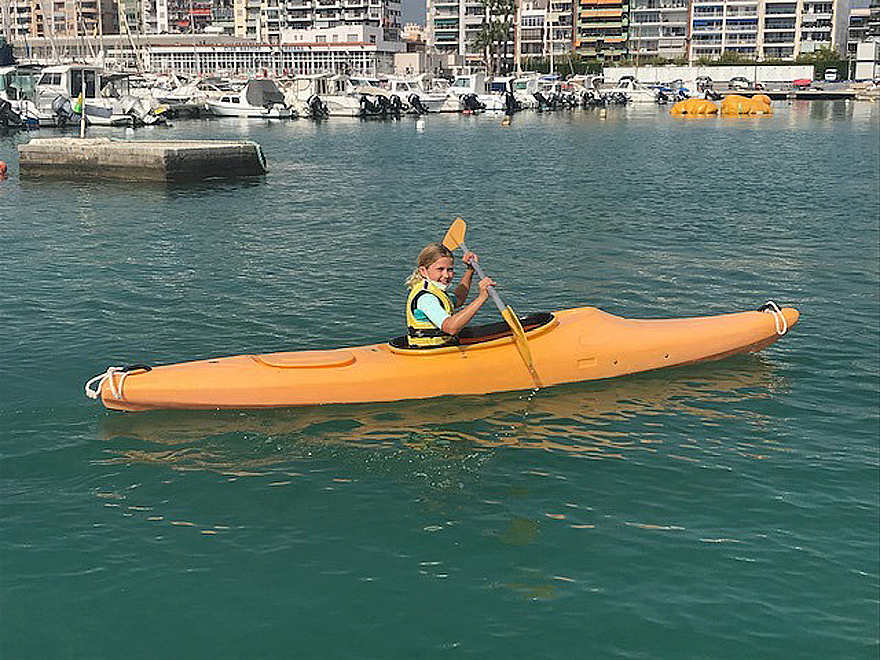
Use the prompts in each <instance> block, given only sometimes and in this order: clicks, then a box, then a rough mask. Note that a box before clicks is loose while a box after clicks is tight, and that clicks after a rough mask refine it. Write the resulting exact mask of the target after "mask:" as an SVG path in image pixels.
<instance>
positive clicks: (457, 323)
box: [441, 277, 495, 335]
mask: <svg viewBox="0 0 880 660" xmlns="http://www.w3.org/2000/svg"><path fill="white" fill-rule="evenodd" d="M478 286H479V287H480V293H478V294H477V297H476V298H474V299H473V300H472V301H471V302H470V304H469V305H468V306H467V307H465V308H463V309H461V310H459V311H458V312H456V313H455V314H453V315H452V316H450V317H449V318H448V319H446V320H445V321H443V327H442V328H441V330H443V332H445V333H446V334H449V335H457V334H458V333H459V332H461V331H462V330H463V329H464V326H466V325H467V324H468V321H470V320H471V319H472V318H474V314H476V313H477V310H478V309H480V307H482V306H483V303H484V302H486V299H487V298H488V297H489V287H490V286H495V282H494V280H492V278H489V277H484V278H483V279H481V280H480V282H479V284H478Z"/></svg>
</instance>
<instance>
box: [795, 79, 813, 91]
mask: <svg viewBox="0 0 880 660" xmlns="http://www.w3.org/2000/svg"><path fill="white" fill-rule="evenodd" d="M812 84H813V81H812V80H810V79H809V78H797V79H796V80H792V81H791V86H792V87H794V88H795V89H807V88H808V87H809V86H810V85H812Z"/></svg>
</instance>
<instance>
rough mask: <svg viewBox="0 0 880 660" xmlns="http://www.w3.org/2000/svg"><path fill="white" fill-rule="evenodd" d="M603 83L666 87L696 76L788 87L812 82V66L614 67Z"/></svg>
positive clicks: (687, 80)
mask: <svg viewBox="0 0 880 660" xmlns="http://www.w3.org/2000/svg"><path fill="white" fill-rule="evenodd" d="M603 75H604V77H605V81H606V82H612V83H613V82H617V81H618V80H620V79H621V78H622V77H623V76H633V77H634V78H635V79H636V80H638V81H639V82H643V83H647V84H654V83H668V82H671V81H673V80H677V79H679V78H680V79H681V80H683V81H685V82H687V83H693V82H694V80H696V79H697V77H698V76H709V77H710V78H711V79H712V80H713V81H715V82H719V81H721V82H726V81H728V80H730V79H731V78H734V77H736V76H743V77H745V78H747V79H748V80H757V81H758V82H761V83H790V82H791V81H792V80H797V79H798V78H809V79H810V80H812V79H813V75H814V67H813V65H812V64H790V65H780V66H771V65H762V64H758V65H755V64H751V65H747V66H743V65H739V66H639V67H634V66H615V67H605V70H604V71H603Z"/></svg>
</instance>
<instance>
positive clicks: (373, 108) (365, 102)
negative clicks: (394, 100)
mask: <svg viewBox="0 0 880 660" xmlns="http://www.w3.org/2000/svg"><path fill="white" fill-rule="evenodd" d="M360 106H361V107H360V112H359V113H358V116H359V117H361V118H364V117H371V116H374V115H377V114H379V112H380V108H379V106H378V105H377V104H375V103H373V102H372V101H371V100H370V99H368V98H367V95H366V94H361V100H360Z"/></svg>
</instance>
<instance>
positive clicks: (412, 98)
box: [406, 92, 428, 115]
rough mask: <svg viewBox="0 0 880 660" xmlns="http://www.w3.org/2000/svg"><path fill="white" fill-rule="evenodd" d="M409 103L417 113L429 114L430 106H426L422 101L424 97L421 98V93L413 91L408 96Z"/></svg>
mask: <svg viewBox="0 0 880 660" xmlns="http://www.w3.org/2000/svg"><path fill="white" fill-rule="evenodd" d="M406 101H407V103H409V107H410V108H412V109H413V110H414V111H415V112H416V114H419V115H426V114H428V108H426V107H425V104H424V103H422V99H420V98H419V95H418V94H416V93H415V92H413V93H412V94H410V95H409V98H407V100H406Z"/></svg>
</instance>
